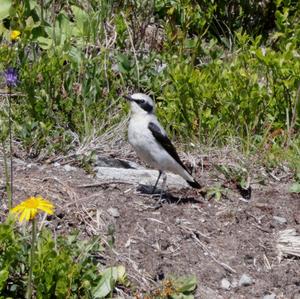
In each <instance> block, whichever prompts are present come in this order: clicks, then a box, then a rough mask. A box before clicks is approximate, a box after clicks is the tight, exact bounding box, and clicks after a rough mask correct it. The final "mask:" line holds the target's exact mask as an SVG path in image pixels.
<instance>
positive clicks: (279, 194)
mask: <svg viewBox="0 0 300 299" xmlns="http://www.w3.org/2000/svg"><path fill="white" fill-rule="evenodd" d="M132 156H134V155H132ZM196 160H197V159H196ZM221 162H222V161H220V163H221ZM214 163H215V161H214V162H212V161H210V159H209V158H208V159H206V160H205V163H204V164H203V163H202V165H200V164H199V167H198V169H197V172H196V177H197V179H198V181H199V182H200V183H201V184H202V185H205V186H213V185H215V184H216V183H218V182H219V183H221V184H222V185H223V186H224V185H226V184H227V192H226V194H225V195H223V196H222V198H221V199H220V200H218V201H217V200H215V199H210V200H208V199H206V198H204V197H203V196H202V195H201V194H199V193H197V191H195V190H193V189H190V188H187V189H185V190H177V189H173V190H168V193H167V199H168V200H166V201H165V203H164V204H163V205H162V206H161V207H159V208H156V209H155V208H153V207H154V205H155V203H156V199H155V198H153V197H151V196H150V195H147V194H144V193H141V192H139V191H137V186H133V185H128V184H122V183H120V182H117V183H114V182H105V181H100V180H99V179H96V178H95V177H93V175H91V174H87V173H86V172H85V171H84V170H83V169H81V168H78V167H76V168H70V169H68V168H66V167H65V166H64V165H63V164H62V163H61V165H58V164H55V163H54V164H53V163H50V164H47V163H36V162H33V161H28V160H27V161H22V160H16V161H15V162H14V165H15V198H17V199H18V200H19V199H20V200H21V199H25V198H26V197H28V196H32V195H37V194H41V195H42V196H44V197H45V198H47V199H49V200H51V201H53V202H54V203H55V205H56V215H55V216H54V217H53V219H50V220H49V221H48V223H49V225H51V226H52V227H54V228H55V229H56V231H57V232H58V233H64V232H65V231H72V230H73V229H74V228H76V229H79V230H80V232H81V236H93V235H98V236H101V237H102V240H103V242H104V244H107V242H108V240H109V239H111V237H112V234H113V237H114V240H115V243H114V247H113V249H112V250H106V252H105V254H104V262H105V264H107V265H117V264H123V265H125V266H126V270H127V274H128V278H129V280H130V281H131V282H132V284H133V285H135V286H137V288H138V289H139V290H140V291H149V290H151V289H153V288H155V287H156V286H157V285H158V284H159V282H160V280H163V279H164V278H166V277H168V276H169V275H172V276H182V275H186V274H195V275H196V277H197V282H198V287H197V290H196V293H195V298H203V299H214V298H264V296H266V297H265V298H268V297H267V295H270V297H269V298H275V297H271V295H276V298H284V299H285V298H287V299H289V298H291V299H299V298H300V259H299V258H296V257H295V256H284V257H282V259H281V260H279V252H278V250H277V247H276V244H277V239H278V236H279V232H280V231H283V230H285V229H287V228H295V229H296V230H297V231H298V233H299V232H300V197H299V195H297V194H291V193H289V192H288V187H289V185H290V183H291V176H290V174H288V173H287V174H285V173H283V174H282V173H279V174H278V173H276V174H274V173H272V174H270V175H268V174H265V179H264V182H265V184H264V185H261V184H258V183H255V179H252V180H251V187H252V194H251V198H250V199H245V198H242V196H241V194H240V192H239V191H238V190H237V189H236V188H234V186H233V185H232V184H230V183H228V182H226V179H225V178H224V177H223V178H222V176H221V175H220V174H218V173H216V170H215V169H214V168H213V164H214ZM1 165H2V163H1ZM0 171H2V169H0ZM260 172H262V170H258V171H257V173H260ZM3 182H4V181H3V179H2V182H0V183H1V185H3ZM3 192H4V190H3V189H2V194H0V198H2V195H3V194H4V193H3ZM0 193H1V190H0ZM274 216H275V218H274ZM276 217H282V218H276ZM243 274H245V275H247V276H248V277H247V278H248V283H245V285H241V282H240V279H241V277H242V275H243ZM249 279H250V280H249ZM222 280H223V284H224V285H222ZM226 284H227V285H226Z"/></svg>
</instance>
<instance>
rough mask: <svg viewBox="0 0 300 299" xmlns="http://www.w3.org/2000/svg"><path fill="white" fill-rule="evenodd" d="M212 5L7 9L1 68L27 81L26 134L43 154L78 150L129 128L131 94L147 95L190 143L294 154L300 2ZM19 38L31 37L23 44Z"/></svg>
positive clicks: (22, 117)
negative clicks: (15, 34)
mask: <svg viewBox="0 0 300 299" xmlns="http://www.w3.org/2000/svg"><path fill="white" fill-rule="evenodd" d="M200 2H201V1H200ZM200 2H199V1H198V2H197V1H196V2H195V1H192V0H180V1H179V0H167V1H160V0H159V1H150V2H149V1H145V0H140V1H131V0H129V1H117V2H116V3H113V2H110V1H107V0H98V1H92V0H91V1H87V2H86V3H83V2H81V1H72V2H70V3H69V2H67V3H61V4H60V5H56V4H55V3H52V2H51V1H46V2H44V3H43V6H41V4H39V2H38V1H36V0H32V1H24V2H13V1H5V5H3V7H1V10H0V19H1V20H3V21H2V24H1V26H0V38H1V41H2V43H1V45H0V70H3V69H5V68H6V67H7V66H9V65H13V66H17V67H18V69H19V72H20V78H21V83H20V85H19V87H18V91H19V92H20V94H22V97H17V98H15V101H14V103H13V107H12V108H13V121H14V131H15V136H16V137H17V138H18V139H20V140H21V141H22V144H23V145H24V147H25V148H26V149H27V150H28V152H30V153H33V154H35V155H38V154H39V152H40V150H42V149H45V148H46V149H47V150H48V152H50V153H51V152H56V151H64V152H67V151H69V150H70V149H71V148H72V146H74V145H76V143H74V136H76V138H75V139H76V140H79V141H81V140H83V139H86V138H88V137H89V136H92V135H93V134H94V132H95V128H101V130H100V129H98V130H97V134H101V133H103V132H104V131H105V130H109V129H110V128H111V127H112V126H113V125H114V124H115V123H117V122H118V121H120V119H122V118H123V117H124V114H125V112H126V111H124V109H122V108H123V107H124V106H125V105H124V104H123V100H122V98H121V97H122V95H123V94H125V93H128V90H130V92H131V91H139V90H141V91H151V92H152V94H154V95H156V97H157V99H158V100H160V102H159V103H158V109H157V111H158V114H159V117H160V119H161V120H162V122H163V123H164V125H166V126H167V128H168V131H169V132H170V133H172V134H173V135H175V136H178V137H179V138H181V139H185V140H187V139H188V140H190V139H192V140H194V141H200V142H201V143H208V144H225V143H227V142H228V139H237V140H239V141H240V142H239V143H240V144H241V145H242V146H243V149H244V150H245V152H247V153H248V152H250V151H251V150H252V149H253V148H258V149H266V148H270V144H272V143H278V144H279V145H280V146H285V147H289V146H291V144H292V143H293V142H292V141H293V140H295V139H297V138H298V136H299V118H298V115H299V113H300V101H299V94H300V78H299V74H300V72H299V70H300V62H299V56H300V54H299V51H298V49H299V40H300V39H299V37H300V26H299V21H298V20H299V17H300V6H299V3H298V2H296V1H292V0H286V1H280V0H278V1H276V2H275V3H274V1H259V3H258V5H252V4H253V3H252V2H253V1H250V2H249V1H248V2H249V3H248V2H247V1H238V0H236V1H231V2H230V4H228V1H222V0H220V1H211V0H205V1H202V2H201V3H200ZM258 11H259V12H260V13H258ZM267 16H268V18H267ZM153 21H154V26H153ZM149 28H150V29H151V28H152V29H151V30H153V32H154V33H153V32H152V33H149V32H150V31H149V30H148V29H149ZM15 29H16V30H20V31H21V37H20V39H19V40H18V41H16V42H14V43H11V42H10V31H11V30H15ZM147 30H148V31H147ZM149 35H150V36H149ZM151 40H152V41H151ZM158 40H161V42H160V43H158V42H157V41H158ZM153 41H155V42H156V43H155V42H153ZM160 65H164V66H165V68H164V70H161V69H160ZM1 117H2V116H1ZM278 130H280V132H282V134H280V136H276V137H275V138H273V136H274V134H275V132H277V131H278Z"/></svg>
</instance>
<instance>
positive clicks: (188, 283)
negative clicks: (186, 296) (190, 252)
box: [174, 275, 197, 293]
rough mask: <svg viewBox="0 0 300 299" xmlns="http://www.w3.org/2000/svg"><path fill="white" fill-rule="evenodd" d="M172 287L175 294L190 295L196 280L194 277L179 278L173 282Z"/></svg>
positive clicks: (195, 285)
mask: <svg viewBox="0 0 300 299" xmlns="http://www.w3.org/2000/svg"><path fill="white" fill-rule="evenodd" d="M174 286H175V288H176V290H177V292H180V293H190V292H193V291H194V290H195V289H196V287H197V279H196V276H195V275H191V276H186V277H182V278H179V279H177V280H176V281H175V283H174Z"/></svg>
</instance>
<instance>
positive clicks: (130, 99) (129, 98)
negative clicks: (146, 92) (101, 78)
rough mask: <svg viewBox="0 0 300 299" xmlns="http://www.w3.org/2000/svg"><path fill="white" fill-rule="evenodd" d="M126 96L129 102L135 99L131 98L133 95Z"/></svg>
mask: <svg viewBox="0 0 300 299" xmlns="http://www.w3.org/2000/svg"><path fill="white" fill-rule="evenodd" d="M124 98H125V99H126V100H127V101H129V102H132V101H133V99H132V98H131V96H124Z"/></svg>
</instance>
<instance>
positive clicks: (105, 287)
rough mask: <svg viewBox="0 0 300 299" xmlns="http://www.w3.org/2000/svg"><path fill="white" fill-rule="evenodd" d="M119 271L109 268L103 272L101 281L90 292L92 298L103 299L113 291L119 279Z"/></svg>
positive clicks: (115, 268)
mask: <svg viewBox="0 0 300 299" xmlns="http://www.w3.org/2000/svg"><path fill="white" fill-rule="evenodd" d="M119 271H120V270H119ZM119 271H118V267H111V268H108V269H106V270H104V272H103V273H102V278H101V280H100V281H99V283H98V285H97V286H96V287H95V288H94V289H93V290H92V294H93V298H105V297H106V296H107V295H108V294H109V293H111V292H112V291H113V288H114V286H115V284H116V282H117V280H118V277H119Z"/></svg>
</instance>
